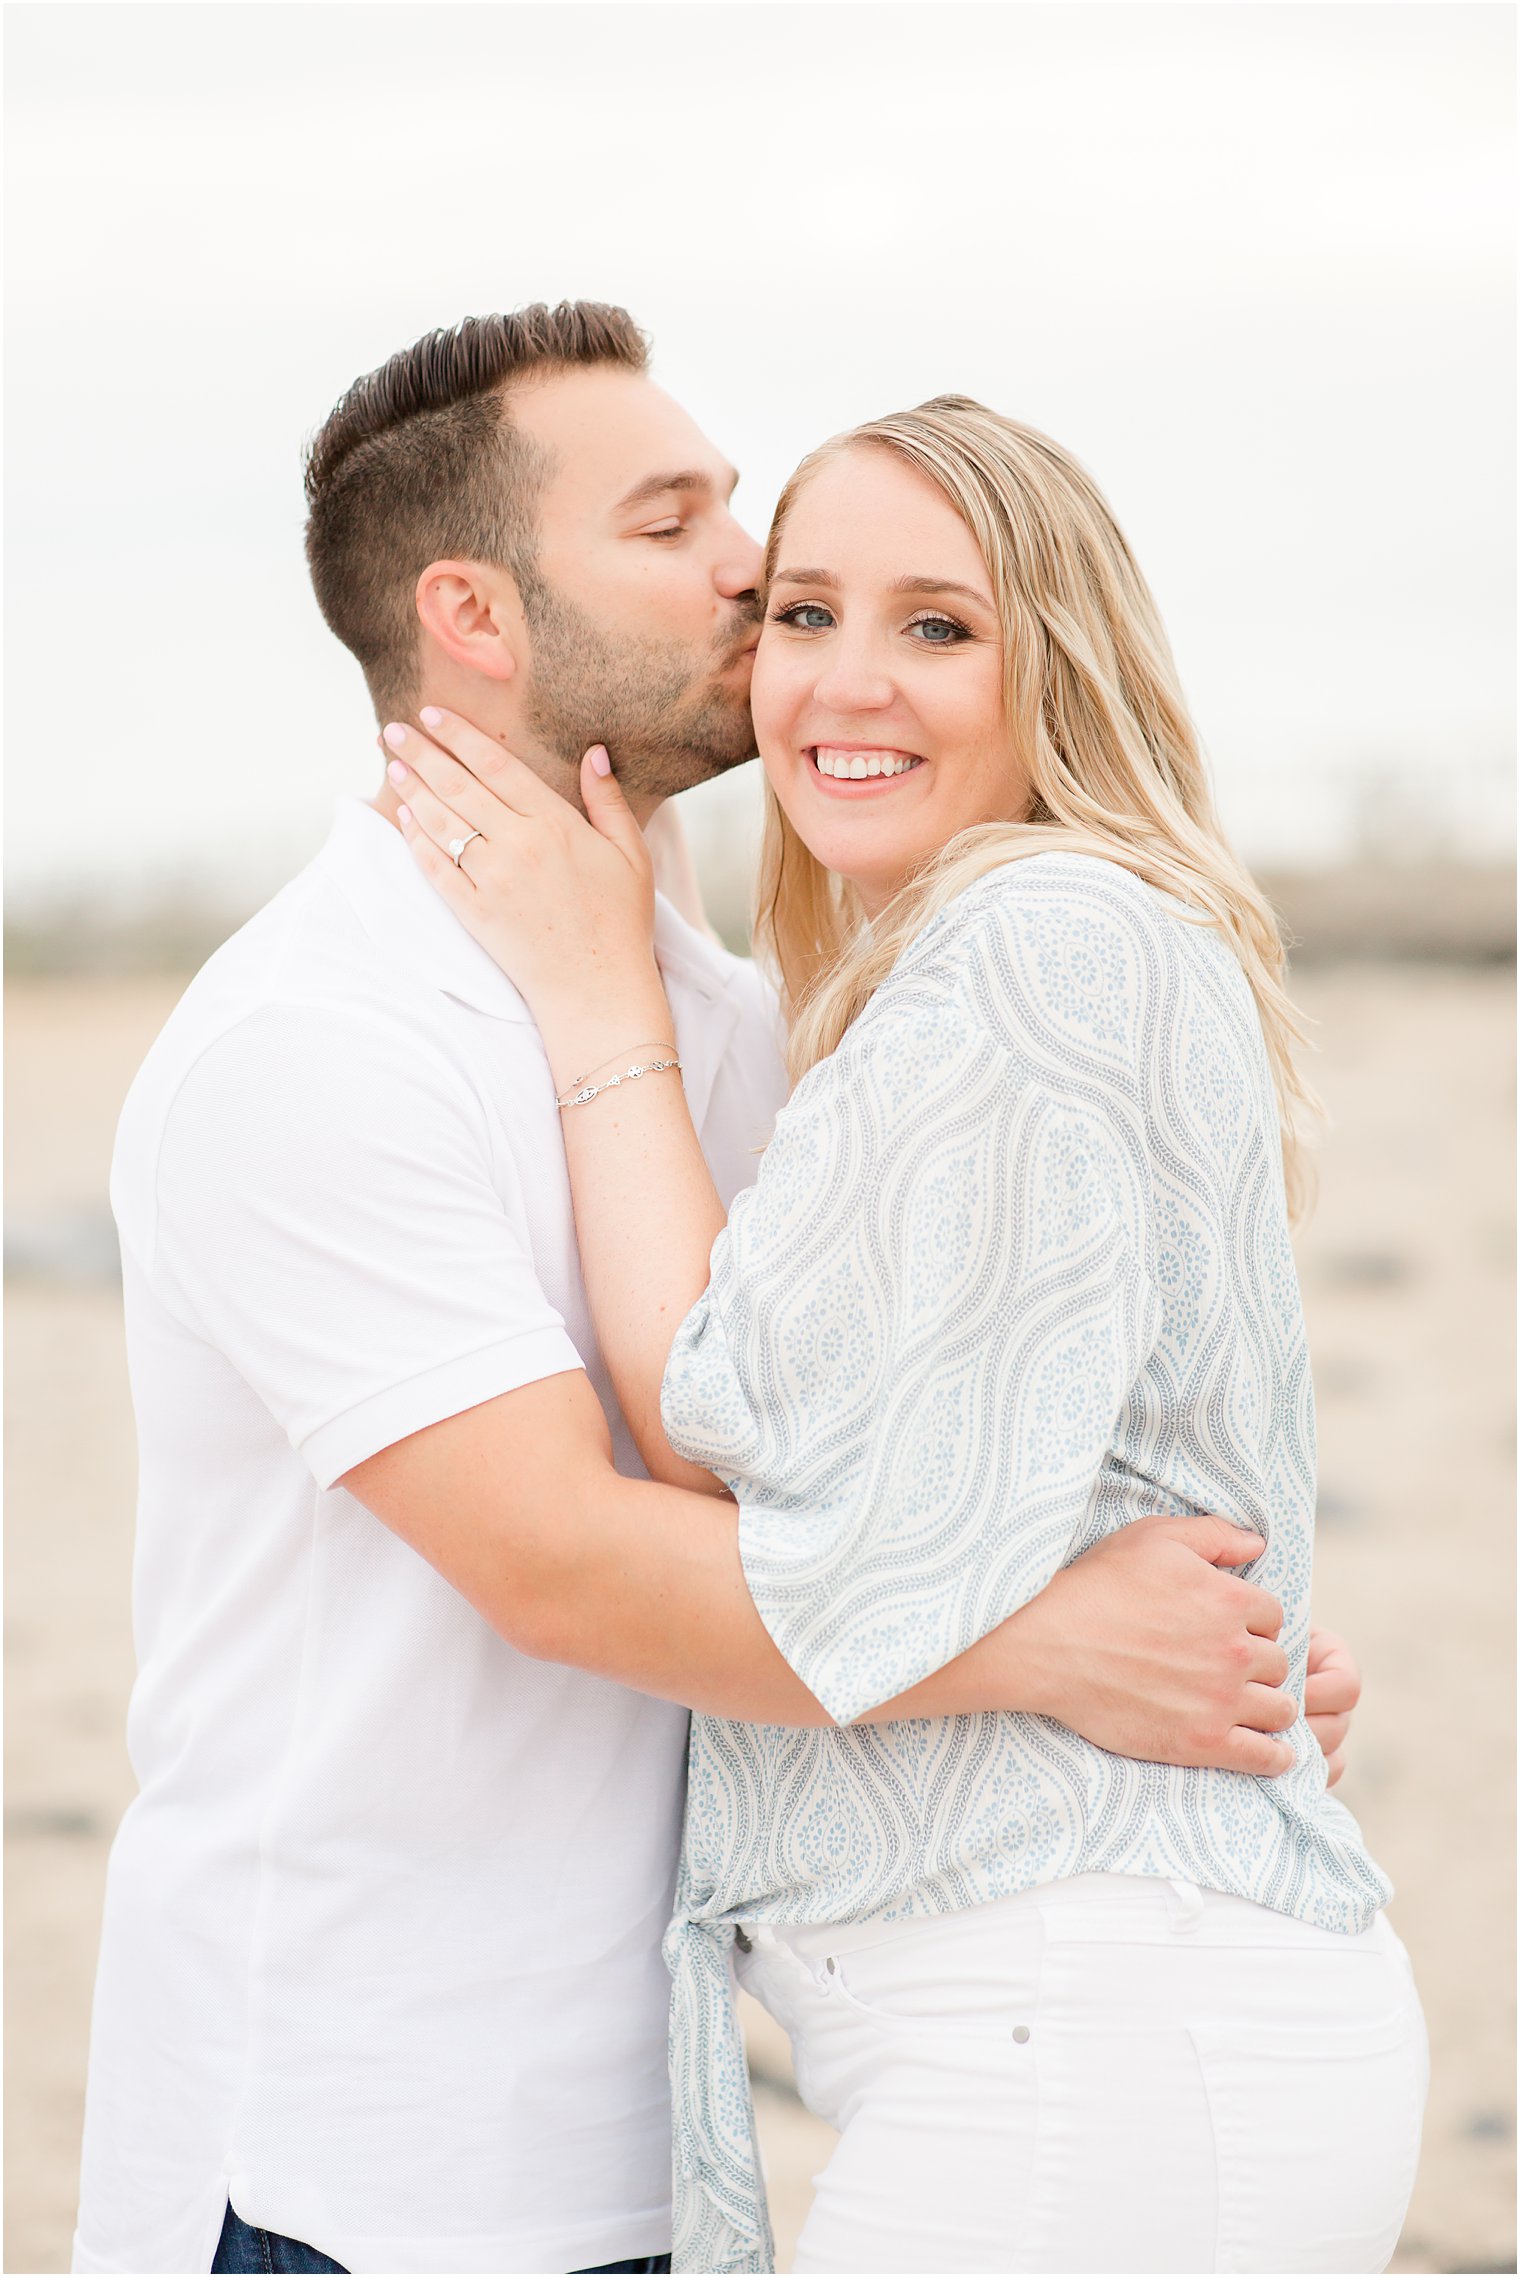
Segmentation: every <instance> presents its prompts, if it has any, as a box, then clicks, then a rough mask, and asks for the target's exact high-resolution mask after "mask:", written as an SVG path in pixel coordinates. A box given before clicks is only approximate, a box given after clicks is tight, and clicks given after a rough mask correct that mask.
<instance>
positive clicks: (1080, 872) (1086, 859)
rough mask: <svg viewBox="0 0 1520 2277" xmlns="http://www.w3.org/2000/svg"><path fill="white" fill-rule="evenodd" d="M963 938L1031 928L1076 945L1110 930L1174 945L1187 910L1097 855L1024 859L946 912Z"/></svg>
mask: <svg viewBox="0 0 1520 2277" xmlns="http://www.w3.org/2000/svg"><path fill="white" fill-rule="evenodd" d="M943 914H944V915H945V917H947V918H948V919H949V920H950V921H951V924H952V926H953V927H957V928H960V929H963V930H966V931H972V930H975V929H977V928H979V927H980V928H981V929H983V930H986V929H991V928H996V927H997V926H999V925H1004V926H1006V925H1010V924H1011V925H1015V926H1019V927H1032V928H1034V929H1036V930H1037V931H1039V932H1040V933H1042V934H1046V935H1050V936H1056V935H1065V936H1069V937H1071V938H1072V939H1076V940H1079V939H1081V938H1083V937H1084V936H1087V935H1089V934H1091V932H1092V930H1093V928H1094V927H1102V926H1105V925H1107V926H1110V927H1112V928H1114V929H1115V930H1116V931H1118V932H1120V933H1131V934H1135V935H1138V936H1142V937H1144V938H1145V939H1146V940H1156V941H1159V942H1172V941H1175V938H1176V927H1177V923H1178V921H1179V919H1185V918H1186V915H1187V911H1186V908H1185V906H1184V904H1182V903H1181V902H1178V901H1176V900H1174V899H1172V897H1171V896H1170V895H1167V894H1163V893H1160V892H1158V891H1157V890H1156V888H1155V887H1154V886H1150V885H1147V884H1146V883H1145V880H1144V879H1143V878H1139V877H1137V876H1136V875H1135V872H1134V871H1133V870H1130V869H1126V868H1125V866H1124V864H1123V863H1122V862H1111V861H1106V860H1105V859H1104V858H1103V857H1102V856H1101V855H1098V854H1078V853H1070V854H1066V853H1059V852H1049V853H1042V854H1025V855H1022V856H1017V857H1015V858H1014V859H1013V860H1012V861H1009V862H1003V863H1000V864H999V866H998V867H997V868H996V869H995V870H988V871H987V872H985V874H984V875H983V876H982V877H980V878H978V879H977V880H976V881H975V882H974V883H973V884H972V885H969V886H967V887H966V889H965V890H964V892H962V893H959V894H957V896H956V898H955V900H954V901H952V902H951V903H950V904H949V905H948V906H947V908H946V909H945V911H944V912H943Z"/></svg>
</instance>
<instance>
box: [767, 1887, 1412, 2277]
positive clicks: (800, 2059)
mask: <svg viewBox="0 0 1520 2277" xmlns="http://www.w3.org/2000/svg"><path fill="white" fill-rule="evenodd" d="M749 1935H750V1937H751V1939H752V1941H753V1950H752V1951H751V1952H750V1953H748V1954H744V1953H740V1954H739V1955H738V1956H737V1965H738V1972H739V1979H740V1982H741V1983H742V1984H743V1985H744V1987H745V1989H746V1990H747V1991H748V1992H751V1993H753V1994H754V1995H755V1996H756V1998H757V1999H759V2000H760V2001H761V2002H762V2003H763V2004H764V2006H765V2007H766V2008H768V2009H769V2010H770V2012H771V2014H772V2015H773V2016H774V2017H775V2018H776V2020H777V2021H778V2023H780V2024H782V2025H783V2026H784V2027H785V2029H786V2031H787V2033H788V2034H789V2036H790V2038H791V2042H792V2050H793V2054H794V2057H795V2059H796V2065H797V2080H798V2086H799V2088H800V2090H801V2094H802V2098H803V2101H804V2102H805V2103H806V2104H807V2106H808V2108H809V2109H810V2110H811V2111H814V2112H816V2113H817V2115H818V2116H819V2118H821V2119H826V2120H827V2121H828V2122H829V2124H830V2125H831V2126H834V2127H837V2128H838V2129H839V2130H840V2136H841V2140H840V2142H839V2145H838V2148H837V2149H836V2151H835V2153H834V2155H833V2157H832V2158H831V2159H830V2161H829V2164H828V2166H827V2167H826V2168H825V2169H824V2172H823V2173H822V2175H820V2176H819V2178H818V2195H817V2198H816V2201H815V2203H814V2206H813V2210H812V2212H811V2214H810V2215H809V2217H808V2221H807V2224H806V2227H805V2228H804V2230H803V2233H802V2238H801V2241H800V2244H799V2247H798V2251H797V2257H796V2261H795V2263H794V2267H795V2269H796V2270H798V2271H799V2272H803V2271H807V2272H814V2271H848V2270H861V2271H902V2270H913V2271H951V2272H956V2273H959V2277H966V2273H970V2272H974V2271H982V2270H1012V2271H1027V2272H1031V2273H1041V2277H1048V2273H1053V2272H1057V2271H1067V2270H1070V2271H1081V2272H1087V2273H1092V2272H1104V2271H1130V2270H1162V2271H1167V2272H1179V2273H1180V2272H1182V2271H1187V2270H1221V2269H1229V2270H1262V2271H1271V2272H1287V2271H1300V2270H1325V2271H1333V2272H1349V2271H1359V2270H1380V2269H1383V2268H1384V2267H1385V2266H1386V2265H1387V2262H1388V2260H1389V2258H1390V2256H1391V2255H1392V2253H1393V2249H1394V2247H1395V2245H1396V2244H1397V2242H1398V2235H1399V2229H1400V2226H1401V2224H1402V2222H1403V2219H1404V2210H1405V2207H1406V2206H1407V2205H1408V2202H1409V2193H1410V2190H1411V2188H1412V2187H1413V2184H1414V2174H1415V2165H1416V2161H1417V2159H1418V2156H1419V2147H1420V2122H1421V2117H1422V2114H1423V2111H1424V2103H1425V2087H1426V2078H1427V2072H1428V2055H1427V2051H1426V2041H1425V2026H1424V2021H1423V2018H1422V2017H1421V2014H1420V2004H1419V1999H1418V1996H1417V1995H1416V1992H1415V1989H1414V1980H1413V1977H1412V1975H1411V1973H1410V1967H1409V1959H1408V1956H1407V1954H1406V1953H1405V1951H1404V1948H1403V1946H1402V1945H1401V1944H1400V1943H1399V1940H1398V1938H1397V1937H1396V1936H1395V1935H1394V1933H1393V1931H1392V1929H1391V1928H1390V1927H1389V1926H1388V1923H1387V1921H1386V1920H1385V1919H1384V1918H1383V1917H1382V1916H1381V1915H1380V1916H1379V1917H1378V1919H1377V1920H1376V1921H1375V1922H1374V1923H1373V1925H1372V1927H1371V1928H1370V1929H1368V1930H1366V1931H1364V1932H1363V1933H1362V1934H1361V1935H1360V1936H1357V1937H1343V1936H1339V1935H1336V1934H1335V1933H1333V1932H1332V1931H1330V1930H1325V1929H1316V1928H1312V1927H1311V1926H1309V1925H1308V1924H1307V1923H1305V1922H1301V1921H1295V1920H1292V1919H1290V1918H1289V1917H1288V1916H1287V1915H1284V1914H1278V1913H1273V1912H1271V1911H1270V1910H1269V1909H1268V1908H1267V1907H1265V1906H1260V1905H1253V1904H1250V1903H1249V1902H1247V1901H1246V1900H1245V1899H1242V1898H1231V1897H1222V1896H1219V1895H1217V1894H1216V1893H1215V1892H1213V1891H1211V1890H1198V1889H1195V1888H1193V1887H1192V1885H1191V1884H1189V1883H1185V1882H1165V1881H1160V1880H1149V1879H1145V1878H1142V1877H1138V1876H1131V1875H1120V1874H1084V1875H1080V1876H1077V1877H1076V1878H1075V1879H1073V1880H1071V1881H1065V1882H1056V1883H1053V1884H1051V1885H1050V1886H1049V1887H1048V1888H1044V1889H1037V1890H1030V1891H1028V1892H1026V1893H1024V1894H1022V1895H1020V1896H1018V1897H1012V1898H1001V1899H998V1900H997V1901H995V1902H994V1903H991V1904H987V1905H980V1906H975V1907H972V1908H971V1909H969V1910H968V1911H966V1912H964V1913H956V1914H950V1915H946V1916H943V1917H938V1918H935V1919H932V1920H914V1921H908V1922H904V1923H901V1924H898V1925H896V1926H888V1927H883V1926H882V1925H881V1924H880V1923H879V1922H878V1923H875V1924H867V1925H864V1926H861V1927H856V1928H832V1929H827V1928H826V1929H790V1928H772V1927H769V1926H754V1927H752V1928H751V1929H750V1931H749Z"/></svg>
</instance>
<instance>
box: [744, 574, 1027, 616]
mask: <svg viewBox="0 0 1520 2277" xmlns="http://www.w3.org/2000/svg"><path fill="white" fill-rule="evenodd" d="M771 583H772V584H773V585H820V586H822V587H823V588H824V590H825V591H826V592H831V593H833V592H837V591H838V590H839V580H838V578H837V577H836V576H835V575H834V574H833V572H832V571H831V570H827V569H778V570H777V571H776V574H775V576H774V577H773V578H772V579H771ZM887 590H888V591H889V592H891V593H959V594H962V595H963V596H964V597H965V599H966V600H968V601H975V603H976V604H977V607H978V608H981V609H991V608H992V607H993V606H994V604H993V602H992V599H991V597H990V596H989V595H988V594H986V593H978V591H977V589H976V587H975V586H974V585H961V584H959V583H958V582H957V580H956V579H955V578H953V577H894V578H893V580H892V583H891V584H890V586H889V587H888V588H887Z"/></svg>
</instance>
